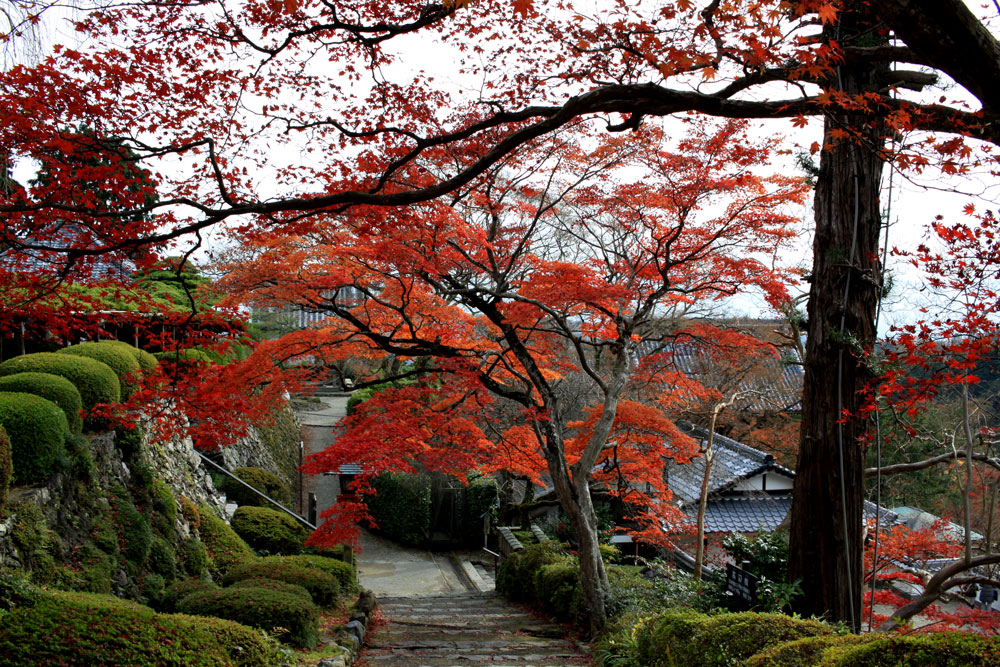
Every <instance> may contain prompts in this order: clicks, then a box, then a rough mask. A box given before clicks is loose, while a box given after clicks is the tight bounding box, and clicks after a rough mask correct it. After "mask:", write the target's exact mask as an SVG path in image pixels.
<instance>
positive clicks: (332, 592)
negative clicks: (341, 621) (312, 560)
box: [222, 559, 340, 607]
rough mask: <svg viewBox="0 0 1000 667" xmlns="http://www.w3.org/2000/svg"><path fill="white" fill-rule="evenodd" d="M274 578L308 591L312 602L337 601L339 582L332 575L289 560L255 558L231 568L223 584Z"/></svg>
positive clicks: (328, 602)
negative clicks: (276, 560)
mask: <svg viewBox="0 0 1000 667" xmlns="http://www.w3.org/2000/svg"><path fill="white" fill-rule="evenodd" d="M260 578H264V579H275V580H277V581H284V582H285V583H289V584H295V585H297V586H301V587H302V588H304V589H306V590H307V591H309V595H311V596H312V599H313V602H315V603H316V604H318V605H320V606H323V607H325V606H328V605H331V604H333V603H334V602H336V601H337V597H338V596H339V595H340V584H338V583H337V580H336V579H335V578H334V577H333V575H330V574H327V573H326V572H324V571H322V570H318V569H316V568H313V567H303V566H301V565H296V564H294V563H289V562H280V561H278V562H275V561H270V562H268V561H265V560H264V559H257V560H255V561H252V562H248V563H244V564H243V565H238V566H236V567H234V568H232V569H231V570H230V571H229V572H228V573H227V574H226V576H225V577H224V578H223V580H222V581H223V584H225V585H226V586H230V585H232V584H234V583H236V582H237V581H243V580H244V579H260Z"/></svg>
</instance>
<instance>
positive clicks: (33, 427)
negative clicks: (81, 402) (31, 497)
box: [0, 392, 69, 484]
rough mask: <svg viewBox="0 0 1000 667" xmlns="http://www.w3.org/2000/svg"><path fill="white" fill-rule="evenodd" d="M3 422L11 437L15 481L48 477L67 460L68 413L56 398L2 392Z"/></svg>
mask: <svg viewBox="0 0 1000 667" xmlns="http://www.w3.org/2000/svg"><path fill="white" fill-rule="evenodd" d="M0 426H2V427H3V429H4V430H5V431H6V433H7V437H8V438H9V439H10V449H11V459H12V461H13V466H14V474H13V482H14V483H15V484H31V483H34V482H40V481H42V480H45V479H48V478H49V476H51V475H52V474H53V473H54V472H56V471H57V467H58V464H59V463H61V462H64V461H65V460H66V436H67V435H69V425H68V424H67V423H66V415H65V414H63V411H62V410H60V409H59V407H58V406H57V405H56V404H55V403H53V402H52V401H50V400H48V399H45V398H42V397H41V396H35V395H34V394H16V393H10V392H0Z"/></svg>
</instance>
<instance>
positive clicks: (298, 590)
mask: <svg viewBox="0 0 1000 667" xmlns="http://www.w3.org/2000/svg"><path fill="white" fill-rule="evenodd" d="M229 588H263V589H264V590H267V591H274V592H275V593H284V594H285V595H295V596H297V597H300V598H302V599H303V600H308V601H309V602H312V601H313V599H312V595H310V594H309V591H307V590H306V589H305V588H303V587H302V586H299V585H298V584H289V583H287V582H284V581H278V580H277V579H264V578H263V577H258V578H254V579H244V580H243V581H236V582H233V585H232V586H230V587H229Z"/></svg>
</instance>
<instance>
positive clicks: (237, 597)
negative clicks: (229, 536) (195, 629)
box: [177, 588, 319, 648]
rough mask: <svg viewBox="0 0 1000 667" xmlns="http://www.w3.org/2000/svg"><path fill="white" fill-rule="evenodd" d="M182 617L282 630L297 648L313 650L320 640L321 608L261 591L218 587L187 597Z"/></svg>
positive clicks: (180, 605)
mask: <svg viewBox="0 0 1000 667" xmlns="http://www.w3.org/2000/svg"><path fill="white" fill-rule="evenodd" d="M177 610H178V611H179V612H181V613H182V614H194V615H196V616H216V617H218V618H227V619H229V620H231V621H236V622H237V623H243V624H244V625H251V626H253V627H255V628H261V629H262V630H266V631H272V630H275V629H276V628H283V629H285V630H287V631H288V636H287V639H288V641H289V642H291V643H292V644H295V645H296V646H301V647H304V648H313V647H314V646H316V642H317V640H318V639H319V609H317V607H316V605H314V604H313V603H312V602H309V601H308V600H305V599H303V598H301V597H297V596H295V595H288V594H287V593H279V592H277V591H268V590H264V589H262V588H219V589H215V590H210V591H202V592H200V593H194V594H192V595H188V596H187V597H185V598H184V599H182V600H180V601H179V602H178V603H177Z"/></svg>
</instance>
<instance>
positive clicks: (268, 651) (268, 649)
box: [167, 614, 288, 667]
mask: <svg viewBox="0 0 1000 667" xmlns="http://www.w3.org/2000/svg"><path fill="white" fill-rule="evenodd" d="M167 618H176V619H178V620H180V621H183V622H185V623H191V624H194V625H197V626H198V627H200V628H201V629H203V630H207V631H208V632H210V633H211V634H212V635H214V636H215V639H216V641H218V642H219V644H221V645H222V647H223V648H224V649H225V650H226V652H227V653H228V654H229V659H230V660H232V661H233V664H235V665H236V667H272V666H276V665H287V664H288V658H287V656H286V655H285V654H284V652H283V651H282V650H281V645H280V644H279V643H278V642H276V641H275V640H273V639H271V638H270V637H268V636H267V635H266V634H265V633H263V632H261V631H260V630H258V629H256V628H251V627H248V626H246V625H243V624H242V623H237V622H236V621H229V620H226V619H224V618H212V617H210V616H187V615H185V614H172V615H170V616H168V617H167Z"/></svg>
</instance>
